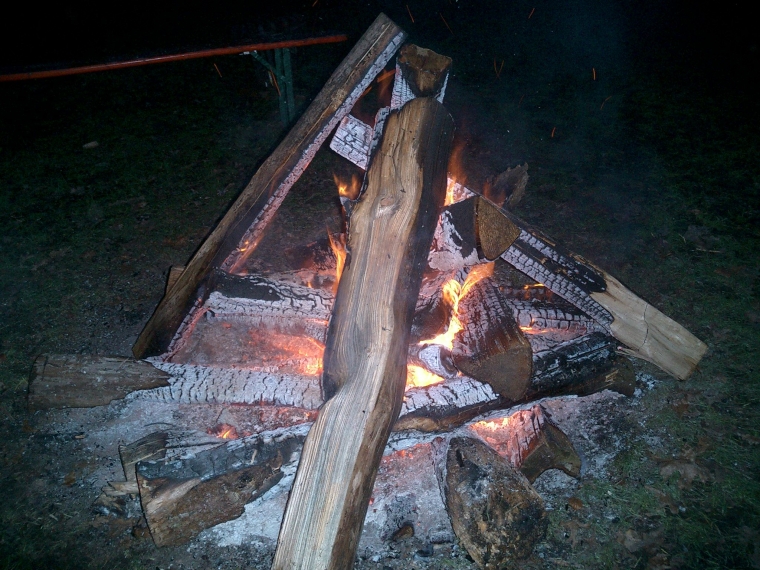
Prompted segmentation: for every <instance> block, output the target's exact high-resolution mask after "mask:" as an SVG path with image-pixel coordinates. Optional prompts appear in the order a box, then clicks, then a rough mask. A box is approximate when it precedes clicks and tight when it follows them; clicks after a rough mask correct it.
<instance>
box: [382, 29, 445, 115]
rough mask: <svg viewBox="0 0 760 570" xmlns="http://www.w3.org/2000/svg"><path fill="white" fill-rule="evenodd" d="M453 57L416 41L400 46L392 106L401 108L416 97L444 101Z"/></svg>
mask: <svg viewBox="0 0 760 570" xmlns="http://www.w3.org/2000/svg"><path fill="white" fill-rule="evenodd" d="M450 69H451V58H449V57H446V56H445V55H440V54H437V53H435V52H434V51H432V50H429V49H425V48H421V47H419V46H416V45H414V44H408V45H405V46H404V47H403V48H401V50H399V56H398V60H397V62H396V79H395V81H394V83H393V92H392V93H391V109H400V108H401V107H403V106H404V105H405V104H406V103H407V102H409V101H411V100H412V99H414V98H415V97H435V98H436V99H437V100H438V102H439V103H443V97H444V95H445V93H446V84H447V83H448V80H449V70H450Z"/></svg>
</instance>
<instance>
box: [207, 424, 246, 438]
mask: <svg viewBox="0 0 760 570" xmlns="http://www.w3.org/2000/svg"><path fill="white" fill-rule="evenodd" d="M208 433H209V435H213V436H216V437H218V438H219V439H237V438H238V437H240V436H238V432H237V429H236V428H235V426H231V425H229V424H217V425H216V427H214V428H213V429H210V430H208Z"/></svg>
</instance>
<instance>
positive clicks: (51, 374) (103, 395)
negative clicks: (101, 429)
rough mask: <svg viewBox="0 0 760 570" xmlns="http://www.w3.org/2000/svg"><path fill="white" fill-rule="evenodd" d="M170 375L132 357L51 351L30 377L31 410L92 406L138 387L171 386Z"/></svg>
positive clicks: (41, 359) (117, 397)
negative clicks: (56, 352)
mask: <svg viewBox="0 0 760 570" xmlns="http://www.w3.org/2000/svg"><path fill="white" fill-rule="evenodd" d="M168 378H169V375H168V374H167V373H166V372H162V371H161V370H158V369H156V368H154V367H153V366H151V365H150V364H149V363H147V362H138V361H135V360H133V359H132V358H129V357H117V356H88V355H80V354H48V355H42V356H39V357H37V360H35V361H34V366H33V368H32V373H31V377H30V379H29V409H30V410H45V409H48V408H93V407H95V406H105V405H108V404H109V403H110V402H111V401H112V400H119V399H121V398H123V397H124V396H126V395H127V394H128V393H130V392H133V391H135V390H150V389H152V388H158V387H161V386H168V385H169V382H168Z"/></svg>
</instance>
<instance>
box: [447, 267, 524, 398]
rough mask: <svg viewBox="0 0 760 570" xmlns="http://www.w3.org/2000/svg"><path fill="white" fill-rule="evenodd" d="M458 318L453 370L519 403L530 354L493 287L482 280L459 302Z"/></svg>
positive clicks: (511, 317)
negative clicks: (459, 325) (455, 369)
mask: <svg viewBox="0 0 760 570" xmlns="http://www.w3.org/2000/svg"><path fill="white" fill-rule="evenodd" d="M458 315H459V319H460V321H461V323H462V327H463V328H462V330H461V331H460V332H459V333H457V335H456V337H455V339H454V343H453V348H452V355H453V358H454V364H455V365H456V367H457V368H458V369H459V370H461V371H462V372H463V373H464V374H466V375H467V376H470V377H471V378H475V379H476V380H480V381H481V382H486V383H488V384H489V385H490V386H491V387H492V388H493V390H494V392H496V393H497V394H499V395H501V396H504V397H505V398H508V399H510V400H513V401H516V400H519V399H520V398H521V397H522V396H523V395H524V394H525V391H526V390H527V389H528V386H529V385H530V379H531V375H532V372H533V370H532V368H533V367H532V364H533V351H532V349H531V346H530V344H529V343H528V341H527V340H526V339H525V336H524V335H523V334H522V332H521V331H520V328H519V326H518V325H517V322H516V321H515V319H514V317H513V315H512V310H511V308H510V307H509V305H508V304H507V303H506V302H504V301H503V300H502V298H501V296H500V295H499V291H498V289H497V286H496V284H495V283H494V282H493V281H492V280H491V279H490V278H485V279H482V280H481V281H479V282H478V283H476V284H475V285H473V286H472V287H471V288H470V289H469V290H468V291H467V293H466V294H465V295H464V297H463V298H462V299H460V301H459V307H458Z"/></svg>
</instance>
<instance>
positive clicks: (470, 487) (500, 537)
mask: <svg viewBox="0 0 760 570" xmlns="http://www.w3.org/2000/svg"><path fill="white" fill-rule="evenodd" d="M446 447H447V448H444V449H441V450H440V452H439V454H438V458H437V461H436V466H437V469H438V476H439V482H440V485H441V488H442V489H443V494H444V497H445V502H446V509H447V510H448V513H449V517H450V519H451V526H453V527H454V532H455V533H456V535H457V537H458V538H459V540H460V542H461V543H462V544H463V545H464V547H465V548H466V549H467V552H468V553H469V554H470V556H472V558H473V559H474V560H475V562H477V564H478V565H479V566H480V567H481V568H484V569H497V568H503V567H505V565H506V564H508V563H510V562H512V561H513V560H514V559H515V558H525V557H526V556H528V555H530V553H531V551H532V550H533V546H534V544H535V543H536V542H537V541H539V540H541V539H542V538H543V537H544V535H545V534H546V529H547V526H548V523H549V519H548V518H547V516H546V511H545V510H544V502H543V500H542V499H541V497H540V495H539V494H538V493H537V492H536V491H535V490H534V489H533V487H531V485H530V483H529V482H528V480H527V479H526V478H525V476H524V475H522V474H521V473H520V472H519V471H517V470H516V469H515V468H514V467H513V466H512V465H510V463H509V462H508V461H506V460H505V459H503V458H502V457H500V456H499V454H498V453H496V452H495V451H494V450H493V449H491V448H490V447H489V446H488V445H486V444H485V443H483V442H481V441H479V440H477V439H474V438H464V437H456V438H453V439H451V440H450V441H449V444H448V446H446Z"/></svg>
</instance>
